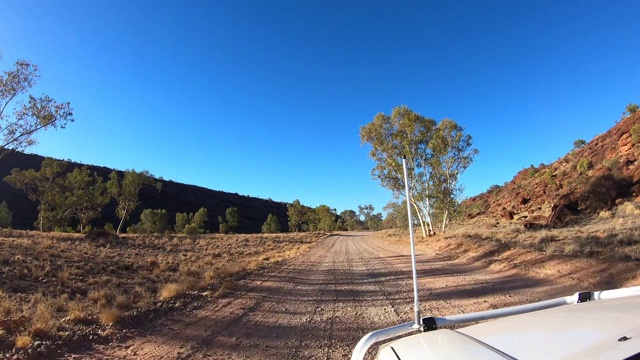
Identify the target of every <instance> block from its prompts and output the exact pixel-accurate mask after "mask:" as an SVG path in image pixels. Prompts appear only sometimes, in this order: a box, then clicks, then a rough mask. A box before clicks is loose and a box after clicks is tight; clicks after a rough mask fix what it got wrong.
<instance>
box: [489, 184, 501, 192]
mask: <svg viewBox="0 0 640 360" xmlns="http://www.w3.org/2000/svg"><path fill="white" fill-rule="evenodd" d="M500 189H502V186H500V185H491V186H489V190H487V192H488V193H492V192H496V191H498V190H500Z"/></svg>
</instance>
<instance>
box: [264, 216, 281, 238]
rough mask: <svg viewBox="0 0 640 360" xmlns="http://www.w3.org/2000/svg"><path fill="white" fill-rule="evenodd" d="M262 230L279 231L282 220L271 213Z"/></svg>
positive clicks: (266, 231)
mask: <svg viewBox="0 0 640 360" xmlns="http://www.w3.org/2000/svg"><path fill="white" fill-rule="evenodd" d="M262 232H263V233H265V234H266V233H279V232H280V221H278V217H277V216H275V215H273V214H269V216H267V221H265V222H264V224H263V225H262Z"/></svg>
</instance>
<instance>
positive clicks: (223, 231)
mask: <svg viewBox="0 0 640 360" xmlns="http://www.w3.org/2000/svg"><path fill="white" fill-rule="evenodd" d="M229 231H230V230H229V225H227V223H220V227H219V232H220V234H228V233H229Z"/></svg>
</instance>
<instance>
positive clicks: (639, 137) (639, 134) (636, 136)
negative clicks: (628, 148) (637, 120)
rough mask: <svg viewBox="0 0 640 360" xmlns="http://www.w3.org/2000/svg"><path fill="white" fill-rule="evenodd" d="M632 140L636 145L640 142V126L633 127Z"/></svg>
mask: <svg viewBox="0 0 640 360" xmlns="http://www.w3.org/2000/svg"><path fill="white" fill-rule="evenodd" d="M631 140H632V141H633V143H634V144H637V143H638V142H639V141H640V124H635V125H633V127H631Z"/></svg>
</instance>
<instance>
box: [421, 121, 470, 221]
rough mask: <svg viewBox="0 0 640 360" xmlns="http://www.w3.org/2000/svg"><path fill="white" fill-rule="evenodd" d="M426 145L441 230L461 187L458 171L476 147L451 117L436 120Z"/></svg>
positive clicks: (461, 169) (459, 171)
mask: <svg viewBox="0 0 640 360" xmlns="http://www.w3.org/2000/svg"><path fill="white" fill-rule="evenodd" d="M429 147H430V149H431V153H432V156H431V161H430V164H431V168H432V170H433V173H434V174H435V176H434V177H433V179H434V181H435V182H436V186H435V187H436V188H437V189H438V193H437V195H438V196H436V201H437V205H438V209H439V210H440V211H439V213H440V216H441V220H442V226H441V231H442V232H444V231H445V228H446V225H447V222H448V220H449V217H450V214H451V213H452V212H453V211H454V210H455V208H456V206H457V205H458V198H459V197H460V195H461V193H462V190H463V188H462V186H461V185H460V184H459V183H458V180H459V178H460V175H461V174H462V173H463V172H464V171H465V170H466V169H467V168H468V167H469V165H471V163H472V162H473V158H474V157H475V156H476V155H477V154H478V150H477V149H475V148H473V147H472V138H471V135H469V134H465V132H464V129H463V128H462V126H460V125H459V124H457V123H456V122H455V121H453V120H451V119H443V120H442V121H440V123H438V126H436V129H435V134H434V136H433V139H432V141H431V143H430V144H429Z"/></svg>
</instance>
